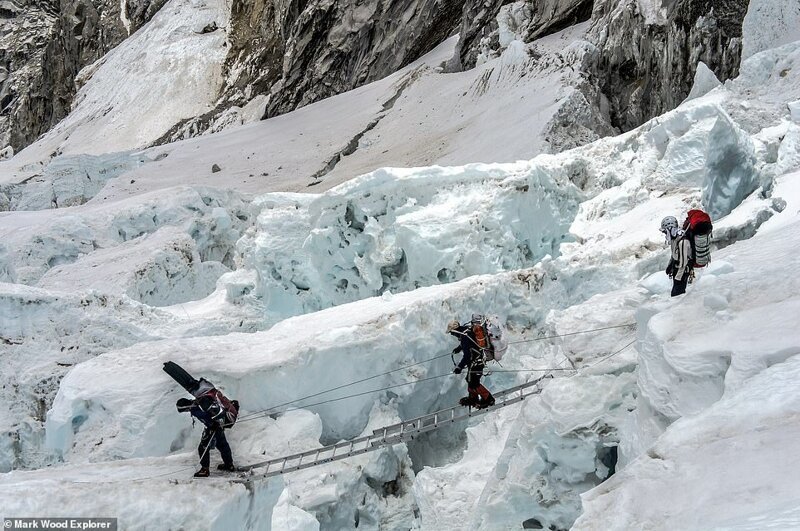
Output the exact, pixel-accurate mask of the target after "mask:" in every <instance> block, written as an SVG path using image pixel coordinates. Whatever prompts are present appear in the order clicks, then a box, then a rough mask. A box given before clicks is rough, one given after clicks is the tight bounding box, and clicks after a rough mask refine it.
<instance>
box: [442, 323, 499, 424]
mask: <svg viewBox="0 0 800 531" xmlns="http://www.w3.org/2000/svg"><path fill="white" fill-rule="evenodd" d="M447 333H448V334H450V335H452V336H454V337H456V338H457V339H458V342H459V344H458V346H457V347H456V348H454V349H453V354H458V353H462V356H461V361H460V362H458V364H457V365H456V367H455V368H454V369H453V373H455V374H461V372H462V371H463V370H464V369H467V378H466V380H467V393H468V394H467V396H465V397H464V398H462V399H461V400H459V403H460V404H461V405H462V406H469V407H473V406H474V407H476V408H478V409H483V408H485V407H489V406H492V405H494V397H493V396H492V393H490V392H489V390H488V389H487V388H486V387H484V386H483V385H482V384H481V377H483V369H484V367H485V360H484V351H485V349H487V348H488V338H487V336H486V335H485V331H484V329H483V327H482V326H481V324H480V316H477V315H474V316H473V319H472V321H471V322H470V323H467V324H464V325H462V324H460V323H459V322H458V321H455V320H454V321H450V322H449V323H448V324H447Z"/></svg>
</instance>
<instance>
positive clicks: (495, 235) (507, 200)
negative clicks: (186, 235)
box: [238, 164, 582, 316]
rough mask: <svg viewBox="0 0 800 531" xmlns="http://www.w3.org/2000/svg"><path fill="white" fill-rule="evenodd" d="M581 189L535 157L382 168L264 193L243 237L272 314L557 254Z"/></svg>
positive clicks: (504, 267) (527, 263) (242, 243)
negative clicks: (316, 189) (327, 184)
mask: <svg viewBox="0 0 800 531" xmlns="http://www.w3.org/2000/svg"><path fill="white" fill-rule="evenodd" d="M581 195H582V194H581V193H580V192H579V191H578V190H577V189H576V188H575V186H574V185H572V184H571V183H570V182H569V181H568V180H567V179H565V178H563V177H562V176H561V175H553V174H552V173H551V172H549V171H546V170H545V169H543V168H541V167H539V166H537V165H529V164H514V165H472V166H465V167H458V168H439V167H432V168H421V169H411V170H407V169H382V170H378V171H376V172H373V173H371V174H368V175H365V176H362V177H359V178H356V179H354V180H353V181H350V182H348V183H345V184H343V185H340V186H339V187H337V188H334V189H333V190H331V191H329V192H327V193H325V194H322V195H319V196H314V197H309V196H307V195H291V194H268V195H267V196H264V197H262V198H261V199H259V201H258V203H257V204H258V205H259V206H260V207H261V208H262V211H261V214H260V215H259V218H258V222H257V231H256V232H255V233H254V234H253V235H252V237H246V238H244V239H243V240H242V241H240V242H239V245H238V248H239V249H240V252H241V253H242V254H243V256H244V264H245V265H246V266H248V267H252V268H253V269H255V270H256V271H257V272H258V288H257V289H258V293H259V294H260V295H261V297H263V299H264V300H265V305H266V307H267V309H268V311H270V312H273V313H275V314H277V315H279V316H286V315H294V314H299V313H306V312H308V311H314V310H319V309H322V308H326V307H329V306H333V305H337V304H342V303H345V302H351V301H354V300H359V299H364V298H367V297H373V296H376V295H380V294H382V293H384V292H387V291H388V292H393V293H397V292H400V291H408V290H411V289H415V288H418V287H421V286H430V285H435V284H444V283H449V282H453V281H457V280H461V279H463V278H466V277H468V276H470V275H476V274H487V273H497V272H502V271H509V270H514V269H519V268H523V267H529V266H532V265H533V264H534V263H536V261H538V260H539V259H541V258H542V257H543V256H545V255H548V254H549V255H557V254H558V247H559V244H560V243H561V242H563V241H564V240H565V239H566V238H567V234H566V233H567V229H568V227H569V225H570V223H571V222H572V218H573V217H574V215H575V212H576V211H577V207H578V203H579V201H580V198H581Z"/></svg>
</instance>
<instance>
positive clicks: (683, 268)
mask: <svg viewBox="0 0 800 531" xmlns="http://www.w3.org/2000/svg"><path fill="white" fill-rule="evenodd" d="M661 232H662V233H663V234H664V236H665V237H666V239H667V243H668V244H669V246H670V249H671V251H672V253H671V255H670V259H669V264H667V269H666V271H665V272H666V273H667V276H668V277H670V278H671V279H672V296H673V297H675V296H677V295H682V294H684V293H686V284H687V283H688V282H689V278H690V277H691V275H692V273H693V269H692V245H691V243H690V242H689V240H688V239H686V238H684V231H683V230H682V229H680V228H679V227H678V220H677V219H676V218H675V217H674V216H667V217H665V218H664V219H662V220H661Z"/></svg>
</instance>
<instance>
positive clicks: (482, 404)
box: [476, 394, 494, 409]
mask: <svg viewBox="0 0 800 531" xmlns="http://www.w3.org/2000/svg"><path fill="white" fill-rule="evenodd" d="M493 405H494V397H493V396H492V395H491V394H490V395H489V398H481V401H480V402H479V403H478V405H477V406H476V407H477V408H478V409H483V408H486V407H489V406H493Z"/></svg>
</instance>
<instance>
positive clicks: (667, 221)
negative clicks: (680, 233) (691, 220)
mask: <svg viewBox="0 0 800 531" xmlns="http://www.w3.org/2000/svg"><path fill="white" fill-rule="evenodd" d="M677 228H678V220H677V219H675V216H667V217H665V218H664V219H662V220H661V232H663V233H664V234H669V232H670V230H671V229H677Z"/></svg>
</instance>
